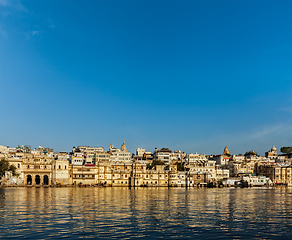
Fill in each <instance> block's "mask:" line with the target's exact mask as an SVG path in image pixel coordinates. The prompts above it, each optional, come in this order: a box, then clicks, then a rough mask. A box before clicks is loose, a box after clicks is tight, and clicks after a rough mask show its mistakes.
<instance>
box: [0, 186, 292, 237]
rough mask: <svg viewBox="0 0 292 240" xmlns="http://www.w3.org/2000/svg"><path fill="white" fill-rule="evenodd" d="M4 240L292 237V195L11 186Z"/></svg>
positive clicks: (2, 208) (1, 215)
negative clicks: (19, 239) (10, 239)
mask: <svg viewBox="0 0 292 240" xmlns="http://www.w3.org/2000/svg"><path fill="white" fill-rule="evenodd" d="M0 229H1V231H0V238H1V239H5V238H29V239H49V238H54V239H59V238H70V239H71V238H107V239H109V238H133V239H141V238H143V239H146V238H147V239H155V238H167V239H168V238H180V239H181V238H199V239H202V238H204V239H221V238H229V239H238V238H241V239H247V238H258V239H262V238H266V239H278V238H279V237H281V238H282V239H292V232H291V229H292V189H291V188H269V189H264V188H248V189H232V188H224V189H196V188H195V189H184V188H171V189H167V188H140V189H128V188H5V189H0Z"/></svg>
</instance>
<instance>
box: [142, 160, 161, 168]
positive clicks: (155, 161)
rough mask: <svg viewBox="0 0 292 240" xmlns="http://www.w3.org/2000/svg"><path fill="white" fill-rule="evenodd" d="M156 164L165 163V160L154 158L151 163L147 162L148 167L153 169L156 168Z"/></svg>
mask: <svg viewBox="0 0 292 240" xmlns="http://www.w3.org/2000/svg"><path fill="white" fill-rule="evenodd" d="M156 165H165V162H163V161H161V160H153V161H152V163H151V164H149V163H148V164H147V166H146V167H147V169H152V168H154V167H155V166H156Z"/></svg>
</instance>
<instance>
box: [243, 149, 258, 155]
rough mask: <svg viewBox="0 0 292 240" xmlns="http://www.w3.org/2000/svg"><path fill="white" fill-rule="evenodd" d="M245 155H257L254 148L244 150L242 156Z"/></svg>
mask: <svg viewBox="0 0 292 240" xmlns="http://www.w3.org/2000/svg"><path fill="white" fill-rule="evenodd" d="M247 155H254V156H256V155H258V154H257V153H256V152H255V151H254V150H250V151H248V152H246V153H245V154H244V156H247Z"/></svg>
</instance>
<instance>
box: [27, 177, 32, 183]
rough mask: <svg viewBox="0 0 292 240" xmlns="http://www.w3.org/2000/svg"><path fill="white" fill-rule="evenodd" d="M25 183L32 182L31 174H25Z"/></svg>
mask: <svg viewBox="0 0 292 240" xmlns="http://www.w3.org/2000/svg"><path fill="white" fill-rule="evenodd" d="M26 184H27V185H31V184H32V177H31V175H27V177H26Z"/></svg>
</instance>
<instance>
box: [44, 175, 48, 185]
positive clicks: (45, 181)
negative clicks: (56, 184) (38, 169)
mask: <svg viewBox="0 0 292 240" xmlns="http://www.w3.org/2000/svg"><path fill="white" fill-rule="evenodd" d="M44 185H49V177H48V175H45V176H44Z"/></svg>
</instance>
